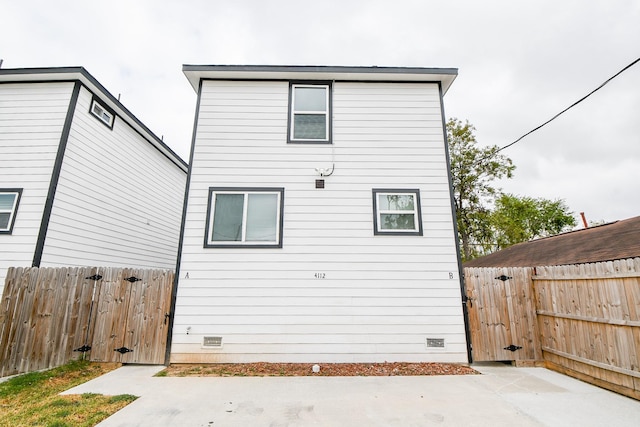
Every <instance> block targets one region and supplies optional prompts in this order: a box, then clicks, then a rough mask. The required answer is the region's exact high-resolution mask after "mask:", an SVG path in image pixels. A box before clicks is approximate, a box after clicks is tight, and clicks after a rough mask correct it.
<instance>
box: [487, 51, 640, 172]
mask: <svg viewBox="0 0 640 427" xmlns="http://www.w3.org/2000/svg"><path fill="white" fill-rule="evenodd" d="M638 62H640V58H638V59H636V60H635V61H633V62H632V63H630V64H629V65H627V66H626V67H624V68H623V69H622V70H620V71H618V72H617V73H615V74H614V75H613V76H611V77H609V78H608V79H607V80H605V81H604V82H603V83H602V84H601V85H600V86H598V87H597V88H595V89H594V90H592V91H591V92H589V93H588V94H586V95H585V96H583V97H582V98H580V99H579V100H577V101H576V102H574V103H573V104H571V105H569V106H568V107H567V108H565V109H564V110H562V111H560V112H559V113H558V114H556V115H555V116H553V117H551V118H550V119H549V120H547V121H546V122H544V123H542V124H541V125H540V126H537V127H535V128H534V129H531V130H530V131H529V132H527V133H525V134H524V135H522V136H521V137H520V138H518V139H516V140H515V141H513V142H512V143H510V144H507V145H505V146H504V147H501V148H498V149H497V150H496V151H494V152H493V153H491V155H490V156H487V157H486V158H484V159H482V160H486V159H488V158H489V157H492V156H494V155H495V154H497V153H498V152H500V151H502V150H504V149H506V148H509V147H511V146H512V145H514V144H516V143H518V142H520V141H521V140H522V139H523V138H524V137H526V136H528V135H531V134H532V133H533V132H535V131H537V130H538V129H540V128H542V127H544V126H546V125H548V124H549V123H551V122H552V121H554V120H555V119H557V118H558V117H560V116H561V115H562V114H564V113H566V112H567V111H569V110H570V109H572V108H573V107H575V106H576V105H578V104H580V103H581V102H582V101H584V100H585V99H587V98H589V97H590V96H591V95H593V94H594V93H596V92H597V91H599V90H600V89H602V88H603V87H604V86H605V85H606V84H607V83H609V82H610V81H611V80H613V79H615V78H616V77H618V76H619V75H620V74H622V73H623V72H625V71H626V70H628V69H629V68H631V67H633V66H634V65H636V64H637V63H638Z"/></svg>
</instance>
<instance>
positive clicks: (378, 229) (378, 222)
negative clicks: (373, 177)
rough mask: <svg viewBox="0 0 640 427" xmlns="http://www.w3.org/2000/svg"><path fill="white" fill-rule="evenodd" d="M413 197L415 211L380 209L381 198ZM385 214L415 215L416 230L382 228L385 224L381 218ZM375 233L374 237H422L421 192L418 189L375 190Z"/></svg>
mask: <svg viewBox="0 0 640 427" xmlns="http://www.w3.org/2000/svg"><path fill="white" fill-rule="evenodd" d="M388 195H393V196H412V197H413V202H414V203H413V210H392V209H380V208H379V206H378V204H379V199H378V198H379V197H380V196H388ZM383 214H392V215H393V214H399V215H406V214H413V216H414V221H413V224H414V228H413V229H385V228H382V226H383V223H382V219H381V216H382V215H383ZM373 224H374V225H373V226H374V228H373V232H374V235H393V236H422V211H421V207H420V190H417V189H380V188H374V189H373Z"/></svg>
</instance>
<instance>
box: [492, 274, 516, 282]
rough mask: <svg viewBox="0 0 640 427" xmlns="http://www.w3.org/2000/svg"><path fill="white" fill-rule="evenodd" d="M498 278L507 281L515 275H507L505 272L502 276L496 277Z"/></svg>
mask: <svg viewBox="0 0 640 427" xmlns="http://www.w3.org/2000/svg"><path fill="white" fill-rule="evenodd" d="M496 279H498V280H502V281H503V282H506V281H507V280H509V279H513V277H509V276H506V275H504V274H503V275H502V276H498V277H496Z"/></svg>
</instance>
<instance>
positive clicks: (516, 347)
mask: <svg viewBox="0 0 640 427" xmlns="http://www.w3.org/2000/svg"><path fill="white" fill-rule="evenodd" d="M521 348H522V347H518V346H517V345H513V344H511V345H510V346H509V347H505V348H504V350H509V351H516V350H520V349H521Z"/></svg>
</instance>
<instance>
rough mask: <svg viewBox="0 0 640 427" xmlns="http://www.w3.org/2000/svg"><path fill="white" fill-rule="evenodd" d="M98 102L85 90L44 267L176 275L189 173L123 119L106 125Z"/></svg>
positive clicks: (58, 192)
mask: <svg viewBox="0 0 640 427" xmlns="http://www.w3.org/2000/svg"><path fill="white" fill-rule="evenodd" d="M91 101H92V94H91V92H89V91H88V90H87V89H86V88H85V87H82V88H81V90H80V95H79V97H78V104H77V106H76V110H75V114H74V118H73V125H72V127H71V132H70V134H69V140H68V142H67V147H66V151H65V155H64V161H63V164H62V169H61V172H60V179H59V181H58V187H57V190H56V197H55V200H54V204H53V209H52V212H51V219H50V221H49V228H48V230H47V239H46V242H45V246H44V250H43V254H42V263H41V265H42V266H43V267H44V266H46V267H56V266H76V265H77V266H94V265H95V266H105V267H111V266H113V267H136V268H165V269H174V268H175V263H176V254H177V250H178V238H179V234H180V222H181V217H182V205H183V200H184V186H185V182H186V173H185V172H184V171H183V170H181V169H180V168H179V167H178V166H176V165H175V164H174V163H172V162H171V161H170V160H169V159H168V158H167V157H165V156H164V155H163V154H162V153H160V152H159V151H158V150H157V149H156V148H155V147H153V146H152V145H151V144H150V143H149V142H148V141H147V140H146V139H145V138H143V137H142V136H141V135H140V134H139V133H137V132H136V131H135V130H134V129H133V128H132V127H131V126H129V125H128V124H127V123H126V122H125V121H124V120H122V119H121V118H120V117H116V119H115V122H114V125H113V129H109V128H108V127H107V126H105V125H104V124H103V123H102V122H101V121H99V120H98V119H97V118H96V117H94V116H93V115H92V114H91V113H90V112H89V109H90V106H91Z"/></svg>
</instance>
